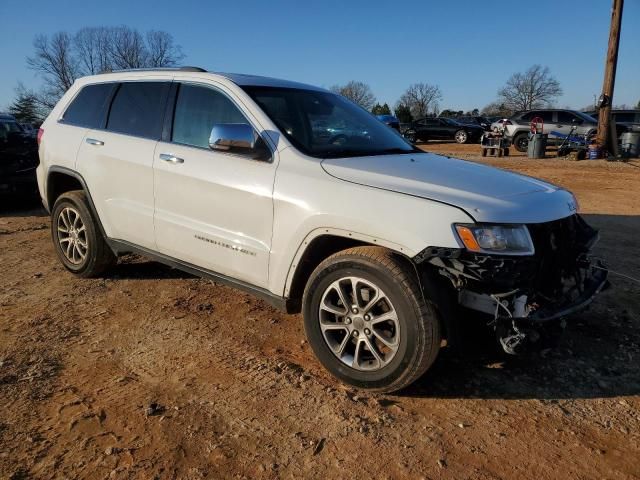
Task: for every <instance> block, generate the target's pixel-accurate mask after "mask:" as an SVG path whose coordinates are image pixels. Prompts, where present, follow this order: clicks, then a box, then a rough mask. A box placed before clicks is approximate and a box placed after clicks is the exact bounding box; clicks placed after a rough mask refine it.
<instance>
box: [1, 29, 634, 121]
mask: <svg viewBox="0 0 640 480" xmlns="http://www.w3.org/2000/svg"><path fill="white" fill-rule="evenodd" d="M33 46H34V52H33V55H32V56H30V57H28V58H27V65H28V66H29V68H30V69H32V70H34V71H35V72H36V73H37V74H38V75H39V77H40V78H41V79H42V81H43V85H42V87H41V88H40V89H39V90H37V91H35V90H29V89H27V88H25V87H24V86H23V85H22V84H20V83H19V84H18V86H17V87H16V97H15V100H14V101H13V103H12V104H11V106H10V107H9V111H10V112H11V113H12V114H13V115H15V117H16V118H17V119H18V120H19V121H21V122H26V123H38V122H40V121H41V120H42V119H43V118H44V117H45V116H46V115H47V114H48V112H49V111H50V110H51V109H52V108H53V106H54V105H55V104H56V102H57V101H58V100H59V99H60V97H61V96H62V95H63V94H64V93H65V92H66V91H67V90H68V89H69V87H71V85H72V84H73V82H74V81H75V80H76V79H77V78H79V77H82V76H85V75H94V74H97V73H100V72H110V71H113V70H121V69H122V70H123V69H129V68H158V67H173V66H176V65H178V64H179V63H180V62H181V61H182V60H183V59H184V57H185V55H184V54H183V53H182V48H181V47H180V45H178V44H177V43H176V42H175V40H174V38H173V36H172V35H171V34H170V33H168V32H165V31H161V30H150V31H147V32H140V31H138V30H136V29H133V28H130V27H127V26H119V27H90V28H82V29H80V30H78V31H77V32H75V33H69V32H58V33H55V34H53V35H51V36H46V35H39V36H37V37H36V38H35V40H34V43H33ZM330 90H331V91H333V92H335V93H338V94H340V95H342V96H344V97H346V98H348V99H349V100H351V101H353V102H354V103H356V104H358V105H360V106H361V107H362V108H364V109H366V110H368V111H370V112H372V113H373V114H375V115H391V114H393V115H395V116H396V117H397V118H398V119H399V120H400V122H402V123H409V122H411V121H413V120H415V119H419V118H423V117H427V116H437V115H438V114H440V115H442V116H448V117H456V116H461V115H463V114H465V115H479V114H482V115H486V116H494V115H495V116H510V115H511V114H513V113H514V112H515V111H519V110H531V109H533V108H541V107H548V106H552V105H553V104H554V102H555V101H556V100H557V98H558V97H559V96H560V95H562V88H561V86H560V83H559V82H558V80H557V79H556V78H555V77H553V76H552V75H551V72H550V70H549V68H548V67H544V66H542V65H533V66H531V67H530V68H529V69H527V70H526V71H524V72H517V73H514V74H513V75H511V77H509V79H508V80H507V82H506V84H505V85H504V86H503V87H502V88H500V89H499V90H498V91H497V98H496V100H495V101H493V102H491V103H489V104H488V105H486V106H485V107H484V108H482V109H481V110H479V109H473V110H471V111H468V112H463V111H462V110H457V109H451V108H446V109H443V110H442V111H440V103H441V102H442V99H443V96H442V91H441V90H440V87H439V86H438V85H433V84H430V83H426V82H418V83H414V84H412V85H409V87H408V88H407V89H406V90H405V91H404V93H403V94H402V95H401V96H400V98H399V99H398V101H397V102H396V103H395V105H394V107H393V110H392V109H391V108H390V107H389V105H388V104H387V103H383V104H380V103H379V102H378V100H377V98H376V96H375V95H374V93H373V91H372V89H371V87H370V86H369V85H368V84H367V83H365V82H362V81H356V80H352V81H350V82H348V83H346V84H344V85H334V86H332V87H331V88H330ZM638 107H640V102H638Z"/></svg>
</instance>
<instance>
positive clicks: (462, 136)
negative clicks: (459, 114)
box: [453, 130, 469, 144]
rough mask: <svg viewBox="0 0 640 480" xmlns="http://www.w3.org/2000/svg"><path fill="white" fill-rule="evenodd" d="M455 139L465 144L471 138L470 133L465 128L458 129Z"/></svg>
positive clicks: (454, 135)
mask: <svg viewBox="0 0 640 480" xmlns="http://www.w3.org/2000/svg"><path fill="white" fill-rule="evenodd" d="M453 139H454V140H455V141H456V143H460V144H463V143H467V141H468V140H469V135H468V134H467V132H465V131H464V130H458V131H457V132H456V133H454V134H453Z"/></svg>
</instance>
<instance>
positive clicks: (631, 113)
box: [585, 110, 640, 133]
mask: <svg viewBox="0 0 640 480" xmlns="http://www.w3.org/2000/svg"><path fill="white" fill-rule="evenodd" d="M585 113H586V114H587V115H591V116H592V117H593V118H598V112H597V111H596V110H593V111H590V112H585ZM611 118H612V119H613V121H614V122H616V129H619V128H620V126H623V127H625V129H626V130H627V131H630V132H640V110H611ZM618 133H620V131H618Z"/></svg>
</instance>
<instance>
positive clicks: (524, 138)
mask: <svg viewBox="0 0 640 480" xmlns="http://www.w3.org/2000/svg"><path fill="white" fill-rule="evenodd" d="M513 146H514V147H515V149H516V150H518V151H519V152H526V151H527V147H528V146H529V136H528V135H527V134H526V133H519V134H517V135H516V136H515V137H513Z"/></svg>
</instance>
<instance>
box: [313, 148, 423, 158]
mask: <svg viewBox="0 0 640 480" xmlns="http://www.w3.org/2000/svg"><path fill="white" fill-rule="evenodd" d="M417 152H422V151H421V150H418V149H415V150H405V149H404V148H385V149H381V150H356V149H346V148H345V149H342V150H330V151H324V152H318V155H320V156H321V157H322V158H343V157H369V156H378V155H395V154H409V153H417Z"/></svg>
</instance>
